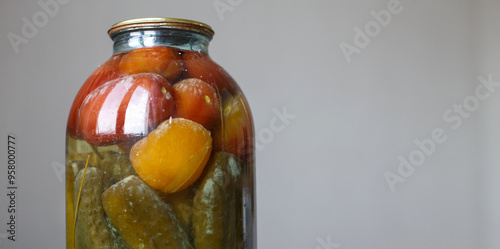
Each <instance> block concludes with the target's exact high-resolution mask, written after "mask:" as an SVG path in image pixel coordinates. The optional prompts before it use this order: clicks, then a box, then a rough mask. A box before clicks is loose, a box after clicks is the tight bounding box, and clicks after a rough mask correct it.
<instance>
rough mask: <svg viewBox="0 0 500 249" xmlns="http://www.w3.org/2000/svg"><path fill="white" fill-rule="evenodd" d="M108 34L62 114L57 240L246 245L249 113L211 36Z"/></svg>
mask: <svg viewBox="0 0 500 249" xmlns="http://www.w3.org/2000/svg"><path fill="white" fill-rule="evenodd" d="M113 38H114V51H115V53H114V54H113V55H112V57H111V58H110V59H109V60H108V61H106V62H105V63H104V64H102V65H101V66H100V67H99V68H98V69H97V70H96V71H95V72H94V73H93V74H92V75H91V76H90V77H89V78H88V79H87V81H86V82H85V83H84V84H83V86H82V87H81V89H80V91H79V92H78V94H77V96H76V97H75V100H74V102H73V106H72V108H71V111H70V115H69V119H68V128H67V141H66V208H67V209H66V213H67V214H66V217H67V219H66V220H67V248H80V249H81V248H129V249H133V248H167V247H168V248H197V249H198V248H207V249H209V248H217V249H220V248H255V247H256V244H255V235H256V234H255V220H254V213H255V211H254V208H255V205H254V200H255V194H254V171H255V170H254V149H253V148H254V145H253V141H254V133H253V122H252V117H251V114H250V110H249V108H248V103H247V101H246V100H245V97H244V95H243V93H242V92H241V90H240V88H239V87H238V85H237V84H236V82H235V81H234V80H233V78H232V77H231V76H230V75H229V74H228V73H227V72H226V71H225V70H224V69H223V68H222V67H220V66H219V65H217V64H216V63H215V62H214V61H212V60H211V58H210V57H209V56H208V53H207V51H208V43H209V41H210V38H211V37H209V36H207V35H203V34H199V33H196V32H192V31H182V30H179V29H175V30H171V29H144V30H131V31H127V32H121V33H119V34H117V35H115V36H114V37H113Z"/></svg>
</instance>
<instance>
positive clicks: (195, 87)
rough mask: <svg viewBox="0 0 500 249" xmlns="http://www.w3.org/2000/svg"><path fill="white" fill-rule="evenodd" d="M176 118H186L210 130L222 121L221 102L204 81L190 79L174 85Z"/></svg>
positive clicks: (213, 90)
mask: <svg viewBox="0 0 500 249" xmlns="http://www.w3.org/2000/svg"><path fill="white" fill-rule="evenodd" d="M173 91H174V99H175V106H176V108H175V115H174V116H175V117H179V118H185V119H189V120H192V121H194V122H197V123H199V124H201V125H203V126H204V127H205V128H206V129H210V128H211V127H212V126H213V125H215V124H216V123H217V122H218V121H219V120H220V116H221V114H220V101H219V96H218V95H217V92H216V91H215V89H214V88H213V87H211V86H210V85H209V84H208V83H206V82H205V81H203V80H200V79H195V78H190V79H184V80H181V81H179V82H177V83H175V84H174V85H173Z"/></svg>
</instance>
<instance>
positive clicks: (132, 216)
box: [102, 176, 193, 249]
mask: <svg viewBox="0 0 500 249" xmlns="http://www.w3.org/2000/svg"><path fill="white" fill-rule="evenodd" d="M102 203H103V207H104V210H105V211H106V214H107V215H108V217H109V220H110V221H111V223H112V224H113V225H114V227H116V229H117V231H118V233H119V234H120V235H121V237H122V238H123V240H124V241H125V243H126V244H127V246H128V248H130V249H139V248H140V249H156V248H158V249H164V248H169V249H177V248H180V249H186V248H188V249H192V248H193V247H192V246H191V244H190V243H189V238H188V236H187V234H186V232H185V231H184V230H183V229H182V226H181V224H180V222H179V220H178V219H177V217H176V216H175V214H174V213H173V211H172V209H171V207H170V206H169V205H168V204H166V203H165V202H163V201H162V200H161V198H160V196H159V195H158V193H157V192H156V191H154V190H153V189H152V188H151V187H149V186H148V185H147V184H145V183H144V182H143V181H142V180H141V179H139V178H138V177H137V176H129V177H126V178H125V179H123V180H122V181H120V182H118V183H116V184H114V185H113V186H111V187H110V188H108V189H107V190H106V191H104V193H103V195H102Z"/></svg>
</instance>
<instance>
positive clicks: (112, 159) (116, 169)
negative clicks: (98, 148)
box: [98, 151, 137, 188]
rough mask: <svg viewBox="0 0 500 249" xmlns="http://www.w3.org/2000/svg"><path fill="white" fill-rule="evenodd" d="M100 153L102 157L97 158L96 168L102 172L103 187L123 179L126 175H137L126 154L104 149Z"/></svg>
mask: <svg viewBox="0 0 500 249" xmlns="http://www.w3.org/2000/svg"><path fill="white" fill-rule="evenodd" d="M101 154H102V157H103V158H102V159H101V160H99V165H98V168H99V169H100V170H101V171H102V172H103V174H104V185H105V186H104V187H105V188H107V187H110V186H111V185H113V184H115V183H117V182H119V181H121V180H123V179H124V178H125V177H127V176H130V175H137V173H135V170H134V168H133V167H132V164H131V163H130V161H129V159H128V154H125V153H121V152H116V151H104V152H101Z"/></svg>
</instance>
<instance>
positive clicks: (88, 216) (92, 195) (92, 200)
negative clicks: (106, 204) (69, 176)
mask: <svg viewBox="0 0 500 249" xmlns="http://www.w3.org/2000/svg"><path fill="white" fill-rule="evenodd" d="M83 173H84V170H80V172H79V173H78V175H77V176H76V179H75V183H74V189H75V191H74V195H73V196H74V203H77V198H78V192H79V189H80V184H81V182H82V177H83ZM102 181H103V174H102V172H101V171H100V170H99V169H97V168H94V167H88V168H87V171H86V174H85V178H84V182H83V187H82V191H81V195H80V202H79V205H78V210H77V221H76V227H75V232H76V238H75V239H76V245H77V248H78V249H94V248H95V249H105V248H106V249H107V248H113V249H114V248H119V247H116V246H115V245H114V243H113V236H112V234H111V231H110V228H109V227H108V225H107V223H106V215H105V213H104V210H103V207H102V204H101V194H102V192H103V185H102Z"/></svg>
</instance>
